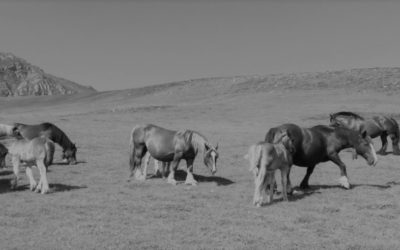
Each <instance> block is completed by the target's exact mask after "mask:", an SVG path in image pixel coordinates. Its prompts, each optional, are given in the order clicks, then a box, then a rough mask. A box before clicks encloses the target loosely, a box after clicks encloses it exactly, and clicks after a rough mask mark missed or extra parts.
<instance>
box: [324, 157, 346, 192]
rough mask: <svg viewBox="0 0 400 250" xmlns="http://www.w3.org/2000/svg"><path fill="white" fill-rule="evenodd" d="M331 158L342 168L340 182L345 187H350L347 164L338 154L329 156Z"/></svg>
mask: <svg viewBox="0 0 400 250" xmlns="http://www.w3.org/2000/svg"><path fill="white" fill-rule="evenodd" d="M329 159H330V160H331V161H333V163H335V164H336V165H338V166H339V168H340V176H341V177H340V179H339V183H340V185H341V186H342V187H344V188H345V189H350V183H349V179H348V177H347V171H346V165H344V163H343V162H342V160H340V158H339V156H338V155H337V154H336V155H331V156H330V157H329Z"/></svg>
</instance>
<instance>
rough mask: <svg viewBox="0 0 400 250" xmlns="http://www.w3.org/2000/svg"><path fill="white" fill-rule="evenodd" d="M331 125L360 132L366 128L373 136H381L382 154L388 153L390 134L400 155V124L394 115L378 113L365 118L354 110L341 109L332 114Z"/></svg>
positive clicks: (394, 147)
mask: <svg viewBox="0 0 400 250" xmlns="http://www.w3.org/2000/svg"><path fill="white" fill-rule="evenodd" d="M330 125H332V126H343V127H347V128H349V129H353V130H355V131H360V132H362V131H363V130H366V131H367V134H368V135H369V136H370V137H371V138H375V137H378V136H380V137H381V141H382V147H381V149H380V150H378V152H377V153H378V154H381V155H385V154H386V149H387V145H388V140H387V137H388V136H390V139H391V140H392V145H393V154H395V155H400V148H399V139H400V131H399V124H398V123H397V121H396V120H395V119H393V118H392V117H389V116H385V115H377V116H373V117H372V118H370V119H364V118H363V117H361V116H360V115H358V114H355V113H353V112H348V111H341V112H337V113H334V114H331V115H330Z"/></svg>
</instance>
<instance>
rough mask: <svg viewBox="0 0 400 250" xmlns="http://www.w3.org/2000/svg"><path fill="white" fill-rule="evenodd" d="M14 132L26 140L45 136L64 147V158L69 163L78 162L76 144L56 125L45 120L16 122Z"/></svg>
mask: <svg viewBox="0 0 400 250" xmlns="http://www.w3.org/2000/svg"><path fill="white" fill-rule="evenodd" d="M13 131H14V134H17V135H18V136H19V137H22V138H24V139H26V140H32V139H33V138H35V137H40V136H44V137H46V138H48V139H50V140H52V141H53V142H55V143H57V144H58V145H60V146H61V147H62V149H63V154H62V158H63V159H65V160H66V161H67V162H68V163H69V164H71V165H72V164H76V163H77V161H76V151H77V149H76V146H75V144H74V143H72V142H71V140H70V139H69V138H68V136H67V135H66V134H65V133H64V132H63V131H62V130H61V129H60V128H58V127H57V126H56V125H54V124H52V123H49V122H45V123H41V124H37V125H27V124H22V123H15V124H14V128H13Z"/></svg>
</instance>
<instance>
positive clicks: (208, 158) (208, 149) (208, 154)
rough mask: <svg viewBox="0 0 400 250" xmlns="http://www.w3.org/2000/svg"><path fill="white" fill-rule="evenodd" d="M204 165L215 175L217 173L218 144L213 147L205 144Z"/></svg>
mask: <svg viewBox="0 0 400 250" xmlns="http://www.w3.org/2000/svg"><path fill="white" fill-rule="evenodd" d="M204 149H205V151H204V164H205V165H206V166H207V167H208V168H209V169H210V171H211V173H212V174H213V175H214V174H215V173H216V172H217V159H218V144H217V146H215V147H213V146H211V145H210V144H208V143H205V144H204Z"/></svg>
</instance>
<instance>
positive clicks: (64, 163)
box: [51, 161, 87, 166]
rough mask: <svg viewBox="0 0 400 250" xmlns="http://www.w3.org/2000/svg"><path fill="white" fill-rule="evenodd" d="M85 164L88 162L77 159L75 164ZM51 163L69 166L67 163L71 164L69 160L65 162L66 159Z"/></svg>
mask: <svg viewBox="0 0 400 250" xmlns="http://www.w3.org/2000/svg"><path fill="white" fill-rule="evenodd" d="M81 163H82V164H84V163H87V161H76V164H75V165H78V164H81ZM51 165H54V166H67V165H69V163H68V162H64V161H57V162H53V163H52V164H51ZM71 166H73V165H71Z"/></svg>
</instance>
